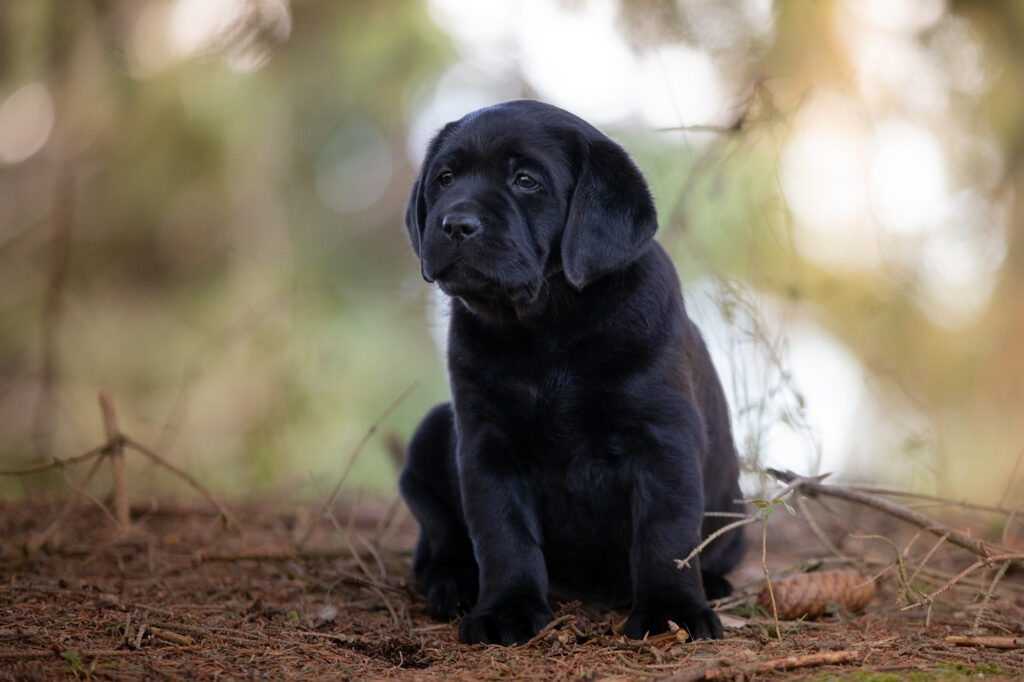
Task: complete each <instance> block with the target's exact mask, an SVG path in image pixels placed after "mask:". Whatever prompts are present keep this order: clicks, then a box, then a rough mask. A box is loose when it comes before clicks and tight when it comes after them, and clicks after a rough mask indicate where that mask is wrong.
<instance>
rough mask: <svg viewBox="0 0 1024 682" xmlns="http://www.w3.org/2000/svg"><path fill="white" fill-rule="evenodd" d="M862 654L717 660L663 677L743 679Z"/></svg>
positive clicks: (678, 681)
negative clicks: (741, 661)
mask: <svg viewBox="0 0 1024 682" xmlns="http://www.w3.org/2000/svg"><path fill="white" fill-rule="evenodd" d="M862 655H863V654H862V653H861V652H858V651H823V652H819V653H814V654H805V655H802V656H786V657H784V658H773V659H770V660H767V661H757V662H755V663H749V664H745V665H727V664H726V662H724V661H719V662H718V663H715V664H713V665H710V666H706V667H704V668H698V669H696V670H687V671H685V672H683V673H681V674H679V675H673V676H671V677H667V678H663V679H664V682H697V680H722V679H743V678H746V677H749V676H751V675H758V674H763V673H769V672H773V671H777V670H795V669H796V668H811V667H814V666H819V665H839V664H842V663H852V662H853V661H855V660H857V659H858V658H859V657H861V656H862Z"/></svg>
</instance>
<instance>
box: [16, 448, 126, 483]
mask: <svg viewBox="0 0 1024 682" xmlns="http://www.w3.org/2000/svg"><path fill="white" fill-rule="evenodd" d="M109 449H110V444H109V443H103V444H102V445H97V446H96V447H94V448H92V449H91V450H86V451H85V452H83V453H82V454H80V455H75V456H73V457H63V458H61V457H53V458H51V460H50V461H49V462H43V463H42V464H36V465H34V466H30V467H25V468H24V469H0V476H30V475H32V474H41V473H42V472H44V471H49V470H50V469H62V468H64V467H66V466H69V465H71V464H78V463H80V462H85V461H88V460H90V459H92V458H93V457H98V456H100V455H102V454H105V453H106V452H107V451H108V450H109Z"/></svg>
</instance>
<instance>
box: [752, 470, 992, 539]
mask: <svg viewBox="0 0 1024 682" xmlns="http://www.w3.org/2000/svg"><path fill="white" fill-rule="evenodd" d="M768 472H769V473H771V474H772V475H773V476H775V477H776V478H777V479H779V480H780V481H784V482H787V483H789V482H793V481H799V482H798V483H797V486H796V487H797V489H798V490H800V491H802V492H804V493H805V494H807V495H809V496H812V497H814V496H818V495H828V496H830V497H836V498H839V499H842V500H847V501H850V502H856V503H858V504H863V505H865V506H868V507H871V508H872V509H877V510H879V511H881V512H884V513H886V514H889V515H890V516H894V517H896V518H898V519H901V520H903V521H906V522H908V523H911V524H913V525H915V526H918V527H919V528H923V529H925V530H927V531H928V532H931V533H934V534H935V535H940V536H941V535H946V534H947V533H948V535H949V537H948V542H951V543H953V544H954V545H957V546H958V547H963V548H964V549H966V550H969V551H971V552H973V553H975V554H977V555H978V556H980V557H990V556H992V555H993V554H997V553H999V552H1001V551H1002V552H1005V548H1001V547H999V546H998V545H994V544H992V543H987V542H983V541H981V540H975V539H974V538H971V537H968V536H967V535H965V534H963V533H960V532H958V531H955V530H953V529H952V528H949V527H948V526H946V525H944V524H941V523H938V522H937V521H935V520H934V519H930V518H928V517H927V516H925V515H923V514H919V513H918V512H916V511H914V510H912V509H908V508H907V507H904V506H902V505H899V504H896V503H894V502H890V501H889V500H886V499H883V498H881V497H878V496H876V495H871V494H869V493H865V492H861V491H859V490H851V489H849V488H844V487H842V486H838V485H826V484H822V483H819V482H816V481H812V480H799V477H798V476H797V475H796V474H794V473H793V472H791V471H778V470H776V469H769V470H768Z"/></svg>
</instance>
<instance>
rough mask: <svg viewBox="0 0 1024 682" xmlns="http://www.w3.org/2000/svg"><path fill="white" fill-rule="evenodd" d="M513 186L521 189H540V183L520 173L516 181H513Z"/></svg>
mask: <svg viewBox="0 0 1024 682" xmlns="http://www.w3.org/2000/svg"><path fill="white" fill-rule="evenodd" d="M512 182H513V184H514V185H515V186H516V187H518V188H520V189H537V188H538V187H540V183H538V182H537V181H536V180H534V179H533V178H531V177H530V176H529V175H527V174H526V173H518V174H517V175H516V179H515V180H513V181H512Z"/></svg>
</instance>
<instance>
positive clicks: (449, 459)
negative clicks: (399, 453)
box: [398, 403, 479, 620]
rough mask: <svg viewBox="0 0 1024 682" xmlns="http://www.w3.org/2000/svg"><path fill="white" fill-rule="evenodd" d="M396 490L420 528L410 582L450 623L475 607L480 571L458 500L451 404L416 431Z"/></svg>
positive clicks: (438, 615) (431, 414)
mask: <svg viewBox="0 0 1024 682" xmlns="http://www.w3.org/2000/svg"><path fill="white" fill-rule="evenodd" d="M398 485H399V489H400V490H401V493H402V497H403V498H405V502H406V504H408V505H409V509H410V510H411V511H412V513H413V516H415V517H416V520H417V521H418V522H419V524H420V537H419V542H418V543H417V545H416V551H415V552H414V554H413V567H412V573H413V580H414V581H415V582H416V586H417V587H418V588H419V589H420V591H421V592H423V594H425V595H426V597H427V604H428V607H429V609H430V614H431V615H432V616H433V617H434V618H437V619H439V620H447V619H450V618H453V617H454V616H457V615H458V614H459V613H461V612H465V611H467V610H469V609H470V607H472V606H473V604H475V603H476V599H477V593H478V591H479V577H478V573H479V569H478V568H477V563H476V559H475V558H474V557H473V544H472V542H471V541H470V539H469V531H468V530H467V528H466V522H465V517H464V514H463V511H462V500H461V497H460V494H459V485H458V474H457V472H456V469H455V427H454V416H453V413H452V406H451V403H443V404H441V405H438V406H436V407H435V408H434V409H432V410H431V411H430V412H429V413H428V414H427V416H426V417H424V419H423V421H422V422H421V423H420V425H419V427H417V429H416V433H415V434H414V435H413V438H412V441H411V442H410V443H409V453H408V457H407V460H406V463H405V469H404V470H403V471H402V475H401V478H399V482H398Z"/></svg>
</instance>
